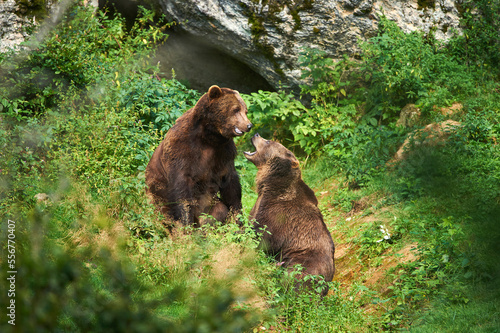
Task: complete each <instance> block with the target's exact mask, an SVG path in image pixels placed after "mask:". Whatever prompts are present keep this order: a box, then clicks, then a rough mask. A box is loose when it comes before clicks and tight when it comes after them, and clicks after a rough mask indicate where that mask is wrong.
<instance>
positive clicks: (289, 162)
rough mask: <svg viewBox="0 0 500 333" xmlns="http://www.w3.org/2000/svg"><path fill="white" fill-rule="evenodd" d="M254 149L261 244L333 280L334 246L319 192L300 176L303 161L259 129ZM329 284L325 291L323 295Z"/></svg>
mask: <svg viewBox="0 0 500 333" xmlns="http://www.w3.org/2000/svg"><path fill="white" fill-rule="evenodd" d="M252 144H253V145H254V146H255V148H256V152H255V153H248V152H245V156H246V158H247V159H248V160H250V161H251V162H253V163H254V164H255V165H256V166H257V168H258V171H257V179H256V185H257V193H258V198H257V202H256V203H255V205H254V207H253V208H252V210H251V212H250V218H252V219H255V220H256V223H257V227H258V228H259V229H261V228H262V227H265V228H266V229H265V230H266V231H269V233H268V232H264V233H263V235H262V246H263V247H264V250H265V251H266V253H267V254H269V255H271V256H274V257H275V258H276V259H277V260H278V261H280V262H283V265H284V266H285V267H290V268H291V267H293V266H294V265H297V264H300V265H301V266H302V267H304V271H303V273H302V276H304V275H321V276H323V277H324V279H325V281H328V282H329V281H331V280H332V279H333V275H334V273H335V263H334V253H335V246H334V244H333V241H332V237H331V235H330V232H329V231H328V229H327V227H326V225H325V223H324V221H323V216H322V214H321V212H320V210H319V208H318V200H317V199H316V196H315V195H314V192H313V191H312V190H311V189H310V188H309V186H307V185H306V184H305V183H304V181H303V180H302V177H301V172H300V169H299V162H298V160H297V158H296V157H295V156H294V155H293V153H292V152H291V151H289V150H288V149H286V148H285V147H283V146H282V145H281V144H279V143H277V142H273V141H268V140H265V139H263V138H262V137H260V136H259V135H258V134H256V135H255V136H254V137H253V138H252ZM327 292H328V288H324V289H323V290H322V292H321V294H322V295H323V296H324V295H326V293H327Z"/></svg>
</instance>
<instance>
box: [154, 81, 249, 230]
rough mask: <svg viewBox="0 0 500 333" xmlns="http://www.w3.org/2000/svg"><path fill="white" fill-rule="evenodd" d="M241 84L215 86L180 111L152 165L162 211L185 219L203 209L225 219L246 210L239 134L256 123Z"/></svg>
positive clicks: (194, 219) (191, 220) (192, 220)
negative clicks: (238, 156) (238, 164)
mask: <svg viewBox="0 0 500 333" xmlns="http://www.w3.org/2000/svg"><path fill="white" fill-rule="evenodd" d="M247 113H248V111H247V107H246V105H245V102H244V101H243V99H242V98H241V96H240V94H239V93H238V92H237V91H236V90H231V89H228V88H219V87H218V86H212V87H210V89H209V90H208V92H207V93H206V94H204V95H203V96H202V97H201V98H200V100H199V101H198V102H197V103H196V105H195V106H194V107H193V108H191V109H190V110H188V111H186V113H185V114H183V115H182V116H181V117H179V118H178V119H177V121H176V123H175V125H174V126H173V127H172V128H171V129H170V130H169V131H168V132H167V134H166V135H165V138H164V139H163V141H162V142H161V143H160V145H159V146H158V148H156V150H155V152H154V153H153V156H152V157H151V160H150V161H149V163H148V166H147V168H146V185H147V186H148V189H147V191H148V193H149V195H150V196H151V197H152V199H153V202H154V203H155V204H156V205H157V206H158V207H159V208H160V210H161V212H162V213H163V214H164V215H165V216H167V217H170V218H172V219H174V220H176V221H181V222H182V223H183V224H184V225H195V226H198V225H199V222H200V221H199V217H200V215H201V214H203V213H205V214H210V215H212V216H213V217H214V218H216V219H217V220H219V221H221V222H222V221H224V220H225V219H226V217H227V215H228V213H229V212H230V211H232V212H234V213H237V212H239V211H240V210H241V185H240V181H239V177H238V174H237V173H236V169H235V167H234V158H235V157H236V146H235V145H234V141H233V138H234V137H236V136H240V135H243V134H244V132H248V131H249V130H250V129H251V128H252V124H251V123H250V121H249V120H248V117H247Z"/></svg>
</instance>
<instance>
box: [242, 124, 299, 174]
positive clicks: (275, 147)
mask: <svg viewBox="0 0 500 333" xmlns="http://www.w3.org/2000/svg"><path fill="white" fill-rule="evenodd" d="M252 145H253V146H254V147H255V151H254V152H252V153H251V152H247V151H246V152H244V154H245V157H246V158H247V159H248V160H249V161H250V162H252V163H253V164H255V166H256V167H257V169H258V170H259V173H261V172H264V173H265V174H266V176H272V177H274V178H286V179H287V180H291V179H293V178H297V177H299V178H300V176H301V175H300V169H299V160H298V159H297V158H296V157H295V155H294V154H293V153H292V152H291V151H290V150H288V149H286V148H285V147H284V146H283V145H282V144H280V143H278V142H276V141H270V140H266V139H264V138H263V137H261V136H260V135H259V134H258V133H257V134H255V135H254V136H253V137H252Z"/></svg>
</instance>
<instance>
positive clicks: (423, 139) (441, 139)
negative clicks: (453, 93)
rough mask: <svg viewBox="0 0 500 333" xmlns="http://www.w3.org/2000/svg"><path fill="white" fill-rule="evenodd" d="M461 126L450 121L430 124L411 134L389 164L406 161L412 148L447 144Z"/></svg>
mask: <svg viewBox="0 0 500 333" xmlns="http://www.w3.org/2000/svg"><path fill="white" fill-rule="evenodd" d="M461 126H462V124H461V123H459V122H458V121H454V120H451V119H449V120H446V121H443V122H440V123H432V124H429V125H427V126H425V127H424V128H422V129H419V130H415V131H413V132H411V133H410V134H408V136H407V138H406V140H405V141H404V142H403V144H402V145H401V147H399V149H398V151H397V152H396V154H395V155H394V157H393V158H392V159H391V160H390V161H389V162H388V164H389V165H391V164H394V163H396V162H399V161H402V160H404V159H405V158H406V156H407V154H408V153H410V152H411V150H412V148H414V147H416V146H421V145H426V146H438V145H443V144H445V143H446V140H447V139H448V138H449V137H450V135H451V134H453V133H455V132H456V131H457V129H458V128H459V127H461Z"/></svg>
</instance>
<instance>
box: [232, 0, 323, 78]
mask: <svg viewBox="0 0 500 333" xmlns="http://www.w3.org/2000/svg"><path fill="white" fill-rule="evenodd" d="M313 2H314V0H262V1H259V0H252V4H251V5H247V4H246V3H243V2H241V1H240V3H239V5H240V7H241V8H242V9H243V13H244V14H245V16H247V17H248V24H249V25H250V32H251V34H252V40H253V42H254V44H255V45H256V46H257V47H258V48H259V49H260V50H261V51H262V53H263V54H264V55H265V56H266V58H267V59H268V60H269V61H271V63H272V64H273V66H274V70H275V71H276V73H278V74H279V75H280V76H283V75H284V72H283V70H282V69H281V67H280V66H279V64H278V62H277V61H276V59H275V54H274V48H273V47H272V46H271V45H269V44H268V43H267V42H265V41H264V40H263V37H265V36H266V35H267V31H266V28H265V26H264V22H266V23H268V24H274V25H277V24H278V23H281V19H280V18H279V17H278V13H280V12H281V11H283V9H284V8H285V6H286V7H288V9H289V10H290V14H291V16H292V18H293V21H294V26H293V30H294V31H297V30H299V29H301V28H302V21H301V19H300V15H299V13H300V12H301V11H304V10H310V9H312V6H313ZM266 6H267V11H266V12H264V11H263V9H264V8H265V7H266ZM318 32H319V31H318Z"/></svg>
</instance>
